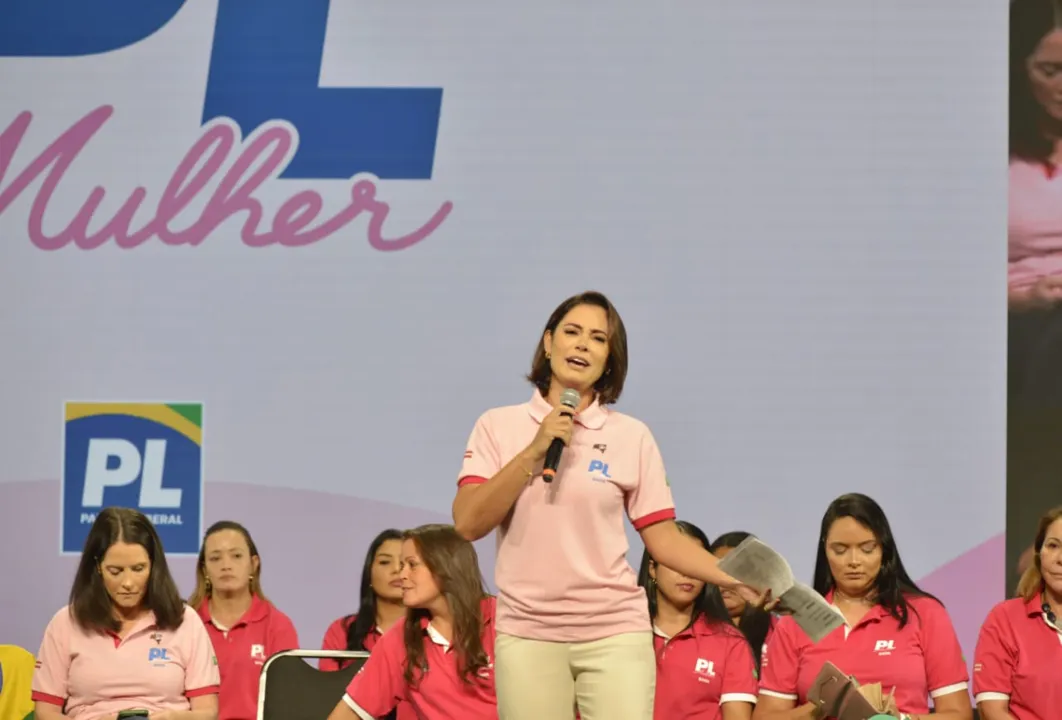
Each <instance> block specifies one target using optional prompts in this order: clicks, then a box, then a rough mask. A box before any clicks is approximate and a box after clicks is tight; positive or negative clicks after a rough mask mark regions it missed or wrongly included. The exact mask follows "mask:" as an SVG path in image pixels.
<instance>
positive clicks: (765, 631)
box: [708, 530, 777, 673]
mask: <svg viewBox="0 0 1062 720" xmlns="http://www.w3.org/2000/svg"><path fill="white" fill-rule="evenodd" d="M751 536H752V533H747V532H745V531H744V530H734V531H731V532H726V533H723V534H722V535H720V536H718V537H717V538H716V539H715V540H713V541H712V545H711V547H709V548H708V549H709V550H711V551H712V554H713V555H715V556H716V557H717V558H719V559H720V560H722V559H723V558H725V557H726V556H727V555H728V554H729V553H730V551H731V550H733V549H734V548H736V547H737V546H738V545H740V544H741V543H742V542H744V541H745V540H746V539H747V538H749V537H751ZM719 592H720V595H721V596H722V598H723V604H724V605H725V606H726V610H727V613H728V614H729V615H730V622H732V623H733V624H734V626H735V627H736V628H738V629H739V630H741V633H742V634H743V635H744V636H745V638H746V639H747V640H748V641H749V646H750V647H751V648H752V659H753V660H755V661H756V672H757V673H759V671H760V658H761V656H762V655H763V647H764V645H766V644H767V641H768V640H769V639H770V637H771V633H772V632H773V631H774V625H775V622H777V617H776V616H775V615H774V614H772V613H769V612H767V611H766V610H764V609H763V606H762V605H755V604H753V603H750V602H748V601H746V600H745V598H743V597H741V595H739V594H738V593H736V592H734V591H733V590H721V591H719Z"/></svg>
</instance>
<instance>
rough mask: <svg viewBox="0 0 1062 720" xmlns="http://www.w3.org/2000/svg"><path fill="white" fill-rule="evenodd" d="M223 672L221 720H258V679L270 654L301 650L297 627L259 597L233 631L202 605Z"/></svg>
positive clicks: (200, 608)
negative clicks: (218, 621)
mask: <svg viewBox="0 0 1062 720" xmlns="http://www.w3.org/2000/svg"><path fill="white" fill-rule="evenodd" d="M199 617H201V618H202V619H203V624H204V625H205V626H206V629H207V634H208V635H210V641H211V642H212V643H213V644H214V653H215V654H216V655H217V658H218V670H220V671H221V692H220V693H219V694H218V720H255V718H257V717H258V677H259V676H260V675H261V674H262V665H264V664H265V661H266V660H267V659H269V656H270V655H273V654H274V653H278V652H280V651H281V650H294V649H296V648H298V647H299V637H298V635H297V634H296V632H295V626H294V625H292V624H291V620H290V619H288V616H287V615H285V614H284V613H282V612H280V611H279V610H277V609H276V608H275V607H273V605H272V604H271V603H269V602H268V601H266V600H262V599H261V598H260V597H258V596H257V595H256V596H255V598H254V599H253V600H252V601H251V607H250V609H249V610H248V611H247V612H245V613H244V614H243V617H241V618H240V619H239V620H238V621H237V622H236V624H235V625H233V626H232V627H231V628H223V627H221V626H219V625H218V624H217V623H215V622H214V620H213V619H212V618H211V617H210V602H209V601H207V600H204V601H203V604H202V605H200V606H199Z"/></svg>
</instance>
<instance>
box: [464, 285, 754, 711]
mask: <svg viewBox="0 0 1062 720" xmlns="http://www.w3.org/2000/svg"><path fill="white" fill-rule="evenodd" d="M627 358H628V355H627V335H626V330H625V328H624V325H623V321H622V320H621V318H620V315H619V313H618V312H617V311H616V309H615V308H614V307H613V305H612V303H611V302H610V301H609V300H608V298H606V297H605V296H604V295H602V294H601V293H598V292H586V293H583V294H581V295H576V296H573V297H570V298H568V299H567V300H565V301H564V302H562V303H561V304H560V305H559V306H558V307H557V308H556V309H555V310H554V311H553V313H552V314H551V315H550V317H549V319H548V321H547V322H546V326H545V329H544V331H543V332H542V333H541V335H540V336H539V337H538V339H537V347H536V348H535V352H534V358H533V360H532V364H531V372H530V374H529V375H528V380H530V382H531V383H532V385H533V386H534V391H533V393H532V396H531V399H530V400H529V401H528V402H526V403H523V404H520V405H510V406H506V407H498V408H494V409H492V410H488V411H487V412H486V413H484V414H483V415H482V416H480V418H479V420H478V421H477V422H476V424H475V427H474V429H473V430H472V434H471V437H470V439H469V441H468V445H467V447H466V449H465V459H464V464H463V466H462V468H461V472H460V473H459V476H458V490H457V495H456V498H455V499H454V504H453V517H454V523H455V526H456V528H457V531H458V532H459V533H461V534H462V535H463V536H464V537H466V538H468V539H470V540H478V539H479V538H482V537H484V536H486V535H487V534H488V533H490V532H491V531H492V530H494V529H495V528H497V529H498V551H497V559H496V561H495V574H496V582H497V587H498V620H497V625H498V638H497V646H496V647H497V653H498V673H497V678H496V681H497V687H498V711H499V716H500V717H501V718H502V720H523V719H525V718H526V719H528V720H541V719H542V718H550V719H551V720H563V719H564V718H572V717H574V715H575V713H576V708H577V709H578V711H579V712H580V713H581V714H582V715H583V716H584V717H587V718H609V720H650V719H651V718H652V715H653V694H654V687H655V679H656V660H655V656H654V652H653V636H652V631H651V629H650V624H649V613H648V608H647V607H646V603H645V593H644V592H643V591H642V589H641V588H639V587H638V583H637V576H636V575H635V573H634V570H633V569H632V568H631V567H630V565H629V564H628V563H627V560H626V555H627V550H628V544H627V537H626V534H625V532H624V525H623V516H624V514H626V515H627V516H628V517H629V518H630V520H631V522H632V523H633V525H634V527H635V529H636V530H637V531H638V532H639V533H640V535H641V537H642V541H643V542H644V544H645V546H646V548H647V549H648V551H649V553H650V554H651V555H652V556H653V557H654V558H656V559H657V560H658V561H659V562H660V563H662V564H664V565H666V566H668V567H670V568H673V569H674V570H676V571H677V572H680V573H683V574H684V575H687V576H689V577H693V578H697V579H698V580H702V581H704V582H710V583H713V584H715V585H718V586H720V587H730V588H737V589H739V590H740V592H742V593H743V594H744V595H746V596H747V597H748V598H749V599H750V600H753V601H754V602H760V601H761V598H760V597H759V596H758V595H757V593H756V592H755V591H754V590H753V589H752V588H748V587H745V586H743V585H740V584H739V583H738V582H737V581H736V580H734V579H733V578H732V577H730V576H729V575H727V574H726V573H724V572H722V571H720V570H719V568H718V562H717V560H716V558H715V557H714V556H713V555H712V554H711V553H709V552H708V551H707V550H706V549H705V548H703V547H701V546H700V545H699V544H697V543H696V542H695V541H693V540H691V539H690V538H688V537H686V536H685V535H683V534H682V533H681V532H680V531H679V529H678V527H677V526H676V525H675V508H674V503H673V502H672V498H671V489H670V488H669V487H668V483H667V478H666V475H665V471H664V462H663V459H662V458H661V456H660V450H659V448H658V447H657V444H656V441H655V440H654V438H653V435H652V433H651V432H650V431H649V428H648V427H646V425H645V424H644V423H642V422H640V421H638V420H636V419H634V418H633V417H630V416H629V415H624V414H622V413H619V412H616V411H614V410H611V409H610V408H609V406H610V405H612V404H613V403H615V402H616V401H617V400H618V399H619V397H620V394H621V392H622V390H623V384H624V381H625V380H626V375H627ZM566 389H574V390H576V391H578V392H579V396H580V400H579V404H578V407H576V408H575V414H574V418H573V417H572V416H571V415H570V411H567V409H566V408H564V407H563V406H561V403H560V397H561V394H562V393H563V392H564V390H566ZM566 412H567V413H569V414H565V413H566ZM555 438H560V439H561V440H562V441H563V442H564V443H565V445H566V446H567V447H566V449H565V451H564V454H563V457H562V460H561V464H560V467H559V468H558V471H557V474H556V478H555V479H554V480H553V482H552V483H546V482H544V480H543V478H542V469H543V461H544V459H545V456H546V452H547V450H548V449H549V446H550V444H551V443H552V442H553V440H554V439H555Z"/></svg>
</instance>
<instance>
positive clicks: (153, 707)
mask: <svg viewBox="0 0 1062 720" xmlns="http://www.w3.org/2000/svg"><path fill="white" fill-rule="evenodd" d="M220 683H221V680H220V678H219V676H218V666H217V660H216V659H215V657H214V649H213V647H212V646H211V644H210V637H209V636H208V635H207V631H206V628H205V627H203V621H202V620H200V619H199V616H198V615H197V614H196V612H195V610H193V609H192V608H190V607H188V606H185V608H184V621H183V622H182V623H181V626H180V627H179V628H177V629H176V630H159V629H158V628H157V627H156V626H155V616H154V614H153V613H148V614H147V615H145V616H144V617H143V618H141V619H140V621H139V622H138V623H137V624H136V625H135V626H134V627H133V629H132V631H131V632H129V633H128V634H127V635H126V636H125V637H124V638H119V637H118V636H117V635H115V634H114V633H99V632H93V631H86V630H84V629H82V628H81V627H80V626H78V625H77V623H75V622H74V618H73V617H72V616H71V615H70V610H69V607H65V608H63V609H62V610H60V611H59V612H57V613H56V614H55V616H54V617H52V620H51V622H49V623H48V627H47V628H46V629H45V631H44V640H43V642H41V650H40V652H39V653H38V654H37V669H36V671H35V672H34V673H33V686H32V687H33V699H34V700H35V701H40V702H47V703H52V704H53V705H58V706H60V707H62V706H63V704H64V703H66V715H67V716H68V717H71V718H77V720H96V718H106V717H111V716H113V715H115V714H116V713H118V712H120V711H122V710H133V709H140V708H143V709H145V710H148V711H149V712H159V711H162V710H188V709H189V708H190V703H189V702H188V698H191V697H195V696H197V695H215V694H217V692H218V687H219V685H220Z"/></svg>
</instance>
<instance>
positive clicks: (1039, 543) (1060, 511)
mask: <svg viewBox="0 0 1062 720" xmlns="http://www.w3.org/2000/svg"><path fill="white" fill-rule="evenodd" d="M1060 519H1062V505H1059V506H1058V507H1056V508H1053V509H1051V510H1048V511H1047V513H1045V514H1044V516H1043V517H1042V518H1040V525H1039V527H1037V530H1036V542H1035V543H1033V548H1034V549H1035V553H1036V554H1035V555H1033V561H1032V564H1031V565H1029V567H1028V569H1027V570H1026V571H1025V572H1024V573H1022V576H1021V580H1019V581H1018V597H1020V598H1022V599H1023V600H1025V601H1029V600H1032V599H1033V598H1034V597H1036V593H1038V592H1040V591H1041V590H1043V589H1044V575H1043V571H1042V570H1041V569H1040V551H1041V550H1043V547H1044V540H1045V539H1047V529H1048V528H1049V527H1051V526H1052V525H1054V524H1055V522H1056V521H1057V520H1060Z"/></svg>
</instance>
